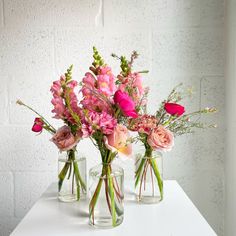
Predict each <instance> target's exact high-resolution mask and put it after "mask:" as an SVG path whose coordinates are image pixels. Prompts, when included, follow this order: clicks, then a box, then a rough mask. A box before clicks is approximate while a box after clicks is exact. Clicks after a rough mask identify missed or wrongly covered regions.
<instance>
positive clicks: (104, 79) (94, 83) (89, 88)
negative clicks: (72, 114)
mask: <svg viewBox="0 0 236 236" xmlns="http://www.w3.org/2000/svg"><path fill="white" fill-rule="evenodd" d="M113 83H114V78H113V77H112V78H111V77H110V75H106V74H105V75H98V77H97V80H96V79H95V77H94V75H92V74H91V73H90V72H88V73H86V74H85V77H84V78H83V86H82V89H81V92H82V94H83V100H82V101H81V104H82V105H83V107H84V108H85V109H88V110H93V111H98V112H99V111H106V112H107V113H109V111H110V110H111V106H110V105H111V104H109V101H110V95H111V93H112V94H113V89H114V88H113ZM104 95H105V96H108V97H107V100H105V99H104Z"/></svg>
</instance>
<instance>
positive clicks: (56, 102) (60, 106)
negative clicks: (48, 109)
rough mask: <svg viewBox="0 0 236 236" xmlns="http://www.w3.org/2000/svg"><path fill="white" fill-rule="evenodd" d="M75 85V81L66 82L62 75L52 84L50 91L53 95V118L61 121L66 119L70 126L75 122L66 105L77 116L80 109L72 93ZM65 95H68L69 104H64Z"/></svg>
mask: <svg viewBox="0 0 236 236" xmlns="http://www.w3.org/2000/svg"><path fill="white" fill-rule="evenodd" d="M77 85H78V83H77V81H75V80H70V81H69V82H66V78H65V76H64V75H62V76H61V77H60V79H59V80H57V81H54V82H53V85H52V86H51V89H50V91H51V92H52V95H53V99H52V100H51V103H52V104H53V106H54V109H53V110H52V113H55V116H54V118H56V119H63V120H65V119H66V120H67V121H69V122H70V123H71V124H75V120H74V119H73V117H72V115H71V111H70V110H69V108H68V105H70V107H71V109H72V111H73V112H74V113H76V114H78V115H79V113H80V110H81V109H80V108H79V107H78V100H77V97H76V95H75V92H74V88H75V87H76V86H77ZM67 95H69V104H66V102H65V98H66V96H67Z"/></svg>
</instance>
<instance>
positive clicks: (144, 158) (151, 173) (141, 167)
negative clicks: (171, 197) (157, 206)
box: [135, 151, 163, 204]
mask: <svg viewBox="0 0 236 236" xmlns="http://www.w3.org/2000/svg"><path fill="white" fill-rule="evenodd" d="M146 153H147V152H143V153H138V154H137V155H136V160H135V195H136V199H137V201H138V202H142V203H147V204H152V203H158V202H160V201H161V200H162V199H163V176H162V173H163V166H162V154H161V153H160V152H156V151H152V152H151V153H150V155H147V154H146Z"/></svg>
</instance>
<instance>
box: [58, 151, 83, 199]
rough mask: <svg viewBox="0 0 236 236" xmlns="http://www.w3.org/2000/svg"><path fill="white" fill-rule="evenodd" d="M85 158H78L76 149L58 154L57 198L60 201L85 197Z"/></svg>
mask: <svg viewBox="0 0 236 236" xmlns="http://www.w3.org/2000/svg"><path fill="white" fill-rule="evenodd" d="M86 175H87V174H86V158H85V157H82V158H78V153H77V151H76V150H69V151H65V152H62V153H60V154H59V159H58V199H59V200H60V201H62V202H74V201H79V200H80V199H83V198H85V197H86V194H87V187H86V185H87V184H86V178H87V176H86Z"/></svg>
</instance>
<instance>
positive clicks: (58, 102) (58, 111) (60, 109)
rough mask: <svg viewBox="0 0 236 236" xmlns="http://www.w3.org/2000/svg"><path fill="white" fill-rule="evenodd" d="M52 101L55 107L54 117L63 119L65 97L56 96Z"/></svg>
mask: <svg viewBox="0 0 236 236" xmlns="http://www.w3.org/2000/svg"><path fill="white" fill-rule="evenodd" d="M51 103H52V104H53V105H54V109H53V110H52V113H55V116H54V118H56V119H63V118H64V112H65V109H66V108H65V105H64V103H63V99H62V98H61V97H55V98H53V99H52V101H51Z"/></svg>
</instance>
